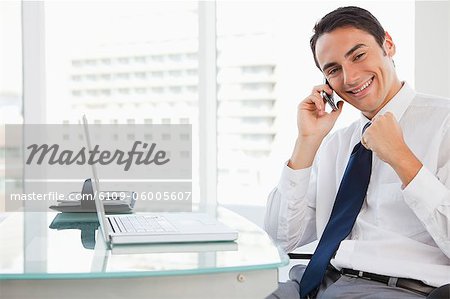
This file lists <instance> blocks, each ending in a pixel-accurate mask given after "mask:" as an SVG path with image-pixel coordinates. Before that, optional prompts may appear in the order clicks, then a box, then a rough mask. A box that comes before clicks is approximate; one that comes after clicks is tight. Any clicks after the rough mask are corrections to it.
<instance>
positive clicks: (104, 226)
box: [83, 115, 110, 244]
mask: <svg viewBox="0 0 450 299" xmlns="http://www.w3.org/2000/svg"><path fill="white" fill-rule="evenodd" d="M83 126H84V137H85V139H86V144H87V147H88V150H89V151H92V146H91V139H90V136H89V128H88V121H87V118H86V115H83ZM91 169H92V175H93V180H92V188H93V190H94V201H95V210H96V211H97V217H98V221H99V222H100V229H101V230H102V234H103V238H104V239H105V242H106V243H107V244H109V243H110V240H109V230H108V223H107V222H106V221H107V220H106V215H105V208H104V207H103V203H102V201H101V200H100V197H99V195H100V183H99V180H98V175H97V169H96V167H95V165H94V164H93V163H92V164H91Z"/></svg>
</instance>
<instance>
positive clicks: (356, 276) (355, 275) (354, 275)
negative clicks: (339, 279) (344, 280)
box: [342, 271, 364, 278]
mask: <svg viewBox="0 0 450 299" xmlns="http://www.w3.org/2000/svg"><path fill="white" fill-rule="evenodd" d="M342 274H343V275H346V276H349V277H353V278H364V272H363V271H358V273H357V274H353V273H345V272H344V271H342Z"/></svg>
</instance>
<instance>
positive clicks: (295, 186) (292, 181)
mask: <svg viewBox="0 0 450 299" xmlns="http://www.w3.org/2000/svg"><path fill="white" fill-rule="evenodd" d="M287 163H288V162H286V164H285V166H284V168H283V170H282V172H281V179H280V181H279V183H278V186H277V188H278V190H279V191H280V192H281V193H282V194H285V195H295V197H303V196H305V194H306V191H307V187H308V184H309V178H310V175H311V168H312V167H308V168H303V169H297V170H294V169H292V168H290V167H289V166H287Z"/></svg>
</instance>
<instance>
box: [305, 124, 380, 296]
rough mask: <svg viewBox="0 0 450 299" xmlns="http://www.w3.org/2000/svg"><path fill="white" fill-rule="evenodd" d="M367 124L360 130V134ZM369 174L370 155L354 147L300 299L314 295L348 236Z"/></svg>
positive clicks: (370, 166) (364, 191) (360, 145)
mask: <svg viewBox="0 0 450 299" xmlns="http://www.w3.org/2000/svg"><path fill="white" fill-rule="evenodd" d="M369 125H370V122H369V123H367V124H366V125H365V126H364V129H363V133H364V130H365V129H366V128H367V127H368V126H369ZM371 171H372V151H370V150H368V149H366V148H365V147H364V146H363V145H362V144H361V142H360V143H358V144H357V145H355V147H354V148H353V151H352V154H351V156H350V159H349V161H348V164H347V168H346V169H345V172H344V176H343V177H342V181H341V184H340V186H339V190H338V193H337V195H336V200H335V201H334V206H333V209H332V211H331V215H330V219H329V220H328V223H327V225H326V227H325V230H324V231H323V234H322V237H321V238H320V241H319V244H318V245H317V248H316V251H315V252H314V254H313V256H312V258H311V260H310V261H309V263H308V266H307V267H306V269H305V272H304V273H303V277H302V279H301V281H300V297H301V298H305V297H306V296H307V295H309V294H311V293H312V294H315V292H316V291H317V289H318V287H319V286H320V284H321V282H322V279H323V277H324V275H325V271H326V269H327V266H328V263H329V262H330V259H331V257H332V255H333V254H334V253H335V252H336V250H337V249H338V247H339V244H340V243H341V241H342V240H344V239H345V238H346V237H347V236H348V235H349V234H350V232H351V230H352V228H353V225H354V224H355V220H356V217H357V216H358V214H359V211H360V210H361V207H362V204H363V202H364V198H365V197H366V193H367V187H368V186H369V180H370V173H371Z"/></svg>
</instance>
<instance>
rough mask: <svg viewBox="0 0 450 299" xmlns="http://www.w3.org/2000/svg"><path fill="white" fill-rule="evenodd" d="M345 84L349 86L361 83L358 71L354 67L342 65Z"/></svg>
mask: <svg viewBox="0 0 450 299" xmlns="http://www.w3.org/2000/svg"><path fill="white" fill-rule="evenodd" d="M342 73H343V76H344V84H345V85H347V86H348V87H355V86H356V85H357V84H358V83H359V80H358V79H359V75H358V71H357V70H356V69H355V68H354V67H345V66H343V67H342Z"/></svg>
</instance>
